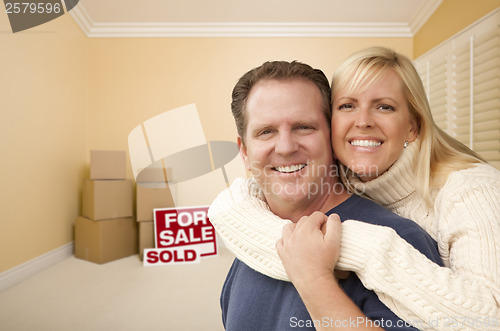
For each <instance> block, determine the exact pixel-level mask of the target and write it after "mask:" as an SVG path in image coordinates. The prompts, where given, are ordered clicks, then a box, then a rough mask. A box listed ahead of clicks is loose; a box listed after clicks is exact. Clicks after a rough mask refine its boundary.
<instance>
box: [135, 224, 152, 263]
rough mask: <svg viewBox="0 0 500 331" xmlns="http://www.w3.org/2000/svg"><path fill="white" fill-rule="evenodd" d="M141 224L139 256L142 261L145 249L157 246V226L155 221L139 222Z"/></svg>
mask: <svg viewBox="0 0 500 331" xmlns="http://www.w3.org/2000/svg"><path fill="white" fill-rule="evenodd" d="M138 224H139V257H140V259H141V261H142V259H143V255H144V249H146V248H155V236H154V232H155V227H154V223H153V221H143V222H138Z"/></svg>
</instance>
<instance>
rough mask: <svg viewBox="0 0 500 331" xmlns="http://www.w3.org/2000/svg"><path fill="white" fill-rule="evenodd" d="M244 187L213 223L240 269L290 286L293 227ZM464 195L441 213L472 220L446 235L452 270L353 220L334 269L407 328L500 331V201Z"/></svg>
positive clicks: (216, 209)
mask: <svg viewBox="0 0 500 331" xmlns="http://www.w3.org/2000/svg"><path fill="white" fill-rule="evenodd" d="M244 184H245V181H244V180H242V181H239V182H235V183H234V184H233V185H232V186H231V188H230V189H228V190H226V191H225V192H224V193H225V194H224V195H221V196H219V197H218V198H217V199H216V201H214V203H215V205H214V204H213V205H212V206H211V208H210V209H211V210H209V217H210V220H211V221H212V223H214V226H215V227H216V229H217V230H218V231H219V235H220V236H221V237H222V238H223V239H224V242H225V243H226V246H227V247H228V248H229V249H230V250H231V251H233V252H234V253H235V254H236V255H237V256H238V258H240V259H241V260H242V261H243V262H245V263H247V264H248V265H249V266H250V267H252V268H254V269H255V270H257V271H259V272H262V273H263V274H266V275H268V276H270V277H273V278H277V279H284V280H287V277H286V272H285V271H284V268H283V265H282V263H281V261H280V259H279V257H278V255H277V253H276V249H275V241H276V240H278V239H279V238H281V233H282V228H283V226H284V224H287V223H289V221H284V220H281V219H279V218H278V217H276V216H275V215H273V214H272V213H271V212H270V211H269V210H268V209H267V208H265V207H264V206H265V202H263V201H262V200H260V199H258V198H256V197H255V196H258V194H254V195H255V196H254V197H252V196H250V193H251V192H252V188H250V190H249V189H248V186H246V185H244ZM250 187H251V185H250ZM496 192H498V189H497V190H496ZM253 193H255V192H253ZM466 193H467V195H468V198H467V199H465V202H464V201H462V202H460V203H458V204H457V201H455V200H453V199H445V200H446V201H448V204H449V205H447V207H446V206H444V205H443V208H448V209H449V217H448V218H447V219H449V221H450V222H453V221H454V220H460V219H461V220H470V222H464V223H463V226H461V227H455V228H453V230H452V231H448V232H447V233H446V234H445V233H444V232H443V235H446V236H447V237H448V238H446V239H445V241H446V242H447V243H448V244H449V252H450V263H451V268H446V267H439V266H437V265H436V264H435V263H433V262H432V261H430V260H428V259H427V258H426V257H425V256H424V255H422V254H421V253H420V252H418V251H417V250H416V249H415V248H413V247H412V246H411V245H410V244H409V243H408V242H406V241H405V240H404V239H402V238H401V237H399V236H398V235H397V234H396V233H395V231H394V230H392V229H390V228H385V227H380V226H375V225H372V224H367V223H363V222H358V221H352V220H348V221H345V222H344V223H343V225H342V240H341V251H340V258H339V261H338V263H337V268H339V269H341V270H350V271H354V272H356V274H357V275H358V277H359V278H360V279H361V281H362V282H363V284H364V285H365V287H366V288H368V289H371V290H374V291H375V292H376V293H377V295H378V296H379V298H380V300H381V301H382V302H383V303H384V304H385V305H387V307H389V308H390V309H391V310H392V311H393V312H395V313H396V314H397V315H398V316H400V317H401V318H403V319H404V320H406V321H407V322H409V323H422V325H423V326H424V327H423V328H428V329H429V328H437V329H443V328H446V327H448V328H449V329H467V330H471V329H482V330H484V329H485V328H486V329H488V328H490V329H491V330H495V329H499V328H500V325H499V323H500V309H499V302H500V289H499V275H500V270H499V261H498V260H499V251H498V245H500V229H499V228H500V216H499V214H500V212H499V211H498V205H499V203H500V202H499V201H500V197H499V194H498V193H491V192H488V193H485V192H484V190H479V189H476V190H472V191H468V192H466ZM484 194H486V195H484ZM472 195H474V196H472ZM219 198H220V199H221V200H219ZM495 199H496V200H495ZM217 200H219V201H217ZM481 200H482V201H483V202H476V203H473V201H481ZM469 203H473V204H474V206H472V207H471V206H469V205H468V204H469ZM212 208H213V209H212ZM478 209H480V210H478ZM476 219H483V221H480V222H479V221H475V220H476ZM474 224H475V226H474ZM442 241H443V240H440V242H442ZM440 249H443V247H440ZM447 249H448V248H446V247H445V248H444V249H443V250H442V251H446V250H447ZM368 257H369V261H370V263H366V261H367V260H368Z"/></svg>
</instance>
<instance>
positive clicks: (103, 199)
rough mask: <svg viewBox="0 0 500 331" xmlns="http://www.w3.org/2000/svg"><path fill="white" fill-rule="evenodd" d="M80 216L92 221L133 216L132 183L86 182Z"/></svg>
mask: <svg viewBox="0 0 500 331" xmlns="http://www.w3.org/2000/svg"><path fill="white" fill-rule="evenodd" d="M82 193H83V204H82V215H83V216H85V217H87V218H90V219H92V220H96V221H98V220H103V219H110V218H124V217H132V216H133V208H132V207H133V193H132V181H131V180H129V179H123V180H86V181H85V182H84V185H83V192H82Z"/></svg>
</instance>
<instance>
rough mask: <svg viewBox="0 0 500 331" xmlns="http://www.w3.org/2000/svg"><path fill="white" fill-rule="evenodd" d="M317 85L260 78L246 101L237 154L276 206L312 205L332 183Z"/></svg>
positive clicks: (270, 204)
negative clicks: (244, 128) (244, 126)
mask: <svg viewBox="0 0 500 331" xmlns="http://www.w3.org/2000/svg"><path fill="white" fill-rule="evenodd" d="M322 109H323V100H322V97H321V93H320V91H319V89H318V88H317V87H316V85H315V84H314V83H312V82H310V81H307V80H302V79H289V80H272V79H267V80H262V81H260V82H258V83H257V84H256V85H255V86H254V87H253V88H252V90H251V91H250V94H249V96H248V99H247V103H246V119H247V129H246V132H245V137H244V138H245V143H244V144H242V143H241V141H239V142H240V153H241V155H242V156H243V159H244V162H245V165H246V167H247V169H248V170H250V171H252V174H253V176H254V177H255V178H256V180H257V181H258V183H259V184H260V186H261V187H262V189H263V191H264V195H265V197H266V200H267V202H268V204H269V206H270V207H271V210H273V211H274V209H275V208H273V207H278V208H279V209H282V210H283V208H286V206H287V205H290V204H293V205H294V207H297V205H300V204H304V205H311V204H313V203H314V202H315V201H318V199H323V197H324V196H325V194H328V193H329V192H328V188H326V186H325V183H326V184H328V183H331V180H332V179H331V178H330V177H331V176H328V175H327V174H330V172H331V170H332V163H333V158H332V149H331V143H330V129H329V126H328V123H327V120H326V118H325V115H324V113H323V110H322Z"/></svg>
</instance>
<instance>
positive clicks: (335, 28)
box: [70, 3, 413, 38]
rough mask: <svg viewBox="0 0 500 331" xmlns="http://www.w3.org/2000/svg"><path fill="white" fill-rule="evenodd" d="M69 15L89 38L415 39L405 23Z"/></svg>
mask: <svg viewBox="0 0 500 331" xmlns="http://www.w3.org/2000/svg"><path fill="white" fill-rule="evenodd" d="M70 14H71V16H72V17H73V19H74V20H75V21H76V23H77V24H78V25H79V26H80V28H81V29H82V31H83V32H84V33H85V35H86V36H87V37H89V38H148V37H152V38H157V37H163V38H165V37H170V38H172V37H373V38H375V37H387V38H391V37H392V38H395V37H409V38H411V37H412V36H413V35H412V34H411V31H410V27H409V26H408V25H407V24H404V23H388V24H385V23H95V22H93V21H92V19H91V18H90V17H89V15H88V14H87V12H86V11H85V8H84V7H83V6H82V5H81V3H79V4H78V5H77V6H76V7H75V8H73V10H71V11H70Z"/></svg>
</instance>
